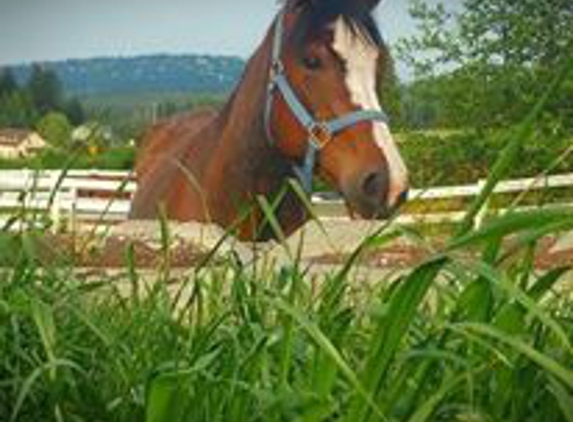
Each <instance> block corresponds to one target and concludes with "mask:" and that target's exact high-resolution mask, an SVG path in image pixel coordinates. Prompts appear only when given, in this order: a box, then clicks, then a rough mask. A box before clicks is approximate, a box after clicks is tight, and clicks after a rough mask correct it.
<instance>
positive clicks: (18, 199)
mask: <svg viewBox="0 0 573 422" xmlns="http://www.w3.org/2000/svg"><path fill="white" fill-rule="evenodd" d="M484 184H485V181H483V180H482V181H478V182H477V183H476V184H472V185H465V186H449V187H437V188H430V189H414V190H413V191H412V192H411V197H412V198H414V199H415V200H417V201H425V202H426V201H427V202H429V203H431V202H432V201H438V200H447V199H456V198H471V197H474V196H476V195H478V194H479V192H480V191H481V190H482V188H483V186H484ZM136 187H137V185H136V182H135V180H134V178H133V175H132V173H130V172H124V171H101V170H81V171H78V170H73V171H69V172H63V171H59V170H56V171H40V172H38V171H33V170H0V223H2V222H3V221H5V220H6V219H7V218H9V215H10V213H11V212H13V211H15V210H18V209H22V208H26V209H35V210H40V211H44V212H46V213H48V215H49V216H50V218H51V219H52V220H53V221H54V223H55V225H58V224H59V223H60V222H61V220H62V219H64V218H65V219H69V220H71V221H94V220H98V221H106V222H117V221H121V220H125V219H126V218H127V216H128V213H129V209H130V203H131V197H132V195H133V193H134V192H135V189H136ZM569 188H571V189H573V173H572V174H562V175H555V176H547V177H539V178H529V179H517V180H508V181H504V182H501V183H499V184H498V185H497V187H496V189H495V191H494V193H495V194H519V193H522V192H528V191H536V190H545V189H569ZM313 203H314V205H315V207H316V210H317V213H318V214H319V215H321V216H324V217H325V218H346V215H347V214H346V207H345V206H344V204H343V201H342V200H341V199H339V198H337V197H336V196H333V195H332V194H327V195H320V194H318V195H316V196H315V197H314V198H313ZM557 206H561V207H572V208H573V204H568V203H563V204H557ZM501 211H503V210H501ZM486 213H487V208H485V209H484V210H483V211H482V214H481V215H480V216H479V218H478V219H477V224H480V223H481V221H482V220H483V218H484V217H485V214H486ZM463 216H464V213H463V212H461V211H447V212H438V213H436V212H433V213H420V214H407V213H405V214H403V215H401V216H400V217H399V219H398V220H399V221H400V222H401V223H414V222H424V223H439V222H456V221H460V220H461V219H462V218H463Z"/></svg>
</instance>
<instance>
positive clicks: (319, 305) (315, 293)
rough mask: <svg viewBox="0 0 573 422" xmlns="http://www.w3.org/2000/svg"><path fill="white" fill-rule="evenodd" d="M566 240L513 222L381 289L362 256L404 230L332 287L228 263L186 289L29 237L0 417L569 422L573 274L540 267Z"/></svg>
mask: <svg viewBox="0 0 573 422" xmlns="http://www.w3.org/2000/svg"><path fill="white" fill-rule="evenodd" d="M567 228H568V229H573V216H571V215H569V214H566V213H559V212H555V211H553V212H550V211H538V212H535V213H529V214H519V215H509V216H506V217H503V218H501V219H498V220H495V221H493V222H492V223H490V224H489V225H487V226H486V227H484V228H483V229H482V230H481V231H479V232H473V233H470V234H467V235H463V236H460V237H456V238H453V239H452V240H451V241H450V242H449V244H448V245H447V246H445V247H444V249H443V250H442V251H439V252H436V254H435V256H434V257H433V258H431V259H429V260H428V261H427V262H424V263H421V264H420V266H419V267H418V268H415V269H412V270H411V271H408V272H407V273H405V274H403V275H401V276H396V277H395V278H393V279H392V278H391V279H389V280H372V283H371V284H369V285H368V286H360V285H356V284H355V283H354V282H353V279H352V275H351V274H352V271H351V270H352V268H353V266H354V259H355V258H357V257H358V255H359V254H360V253H362V252H365V251H367V250H369V249H370V248H375V247H377V246H379V245H380V244H382V243H385V242H386V241H388V239H390V238H392V234H391V233H389V232H388V231H382V232H381V233H380V234H378V235H376V236H373V237H372V238H369V239H365V242H364V245H363V246H362V248H360V250H358V251H357V253H356V256H355V257H353V258H352V259H351V260H350V261H349V262H348V264H347V266H345V267H343V268H341V269H339V270H338V272H333V273H332V274H330V275H324V277H322V278H319V279H318V280H312V279H311V278H310V276H308V275H306V274H305V272H304V268H300V267H299V265H298V264H297V262H296V261H295V262H293V263H292V265H290V266H287V267H284V268H282V269H280V270H278V269H276V268H272V267H266V266H264V265H262V264H261V265H258V266H248V267H243V266H241V265H240V264H238V263H236V262H235V261H234V260H232V259H229V261H228V263H227V264H223V265H218V266H216V267H215V266H211V267H210V266H207V267H204V268H202V269H200V270H199V271H189V272H187V273H186V274H184V275H181V274H179V275H177V277H176V278H175V283H173V282H170V280H171V281H173V279H174V277H173V275H172V274H171V273H170V270H169V268H168V266H165V267H164V268H163V269H161V270H160V271H158V273H157V274H155V275H154V276H152V277H151V278H149V277H147V279H146V278H145V277H143V276H142V275H141V274H138V272H137V270H136V269H135V268H133V266H131V265H130V259H129V253H127V254H126V268H127V273H126V274H125V275H124V276H122V277H121V280H120V279H117V278H116V279H114V278H113V277H112V276H109V275H94V276H91V277H85V276H82V275H80V274H79V272H78V271H77V270H74V269H73V268H72V267H70V266H60V265H45V264H40V263H39V261H38V259H37V256H36V255H35V251H34V246H33V245H34V243H33V242H30V241H29V240H30V237H29V236H28V235H27V234H23V235H21V236H20V237H18V238H17V239H16V241H14V240H12V241H13V242H16V243H12V244H11V248H12V249H11V252H12V253H15V254H17V256H18V259H17V263H16V264H15V265H14V266H13V267H12V268H8V269H6V270H5V271H4V272H3V273H2V275H1V278H0V356H2V360H0V420H6V421H10V420H13V421H39V420H41V421H50V420H56V421H60V420H61V421H136V420H147V421H150V422H154V421H173V422H176V421H217V420H220V421H229V420H236V421H269V420H277V421H282V420H284V421H291V420H301V421H323V420H348V421H377V420H382V421H384V420H394V421H406V420H407V421H423V420H444V421H544V422H545V421H561V420H563V421H571V420H573V419H572V415H571V409H573V406H572V403H573V395H572V393H573V371H572V370H571V368H573V349H572V348H571V341H572V340H573V305H572V302H571V300H570V294H565V293H563V290H564V289H565V288H566V285H564V284H559V283H560V280H563V277H564V276H566V274H567V271H568V269H566V268H558V269H554V270H552V271H549V272H546V273H542V274H538V273H536V272H535V270H534V269H533V265H532V260H533V257H534V246H535V243H536V242H537V240H539V239H540V238H542V237H543V236H545V235H547V234H549V233H553V232H556V231H561V230H564V229H567ZM408 234H409V236H411V237H412V236H414V233H412V232H409V233H408ZM508 236H511V237H512V238H514V244H515V248H514V249H513V250H512V251H508V250H502V249H501V248H500V244H501V241H502V240H503V239H505V238H507V237H508ZM419 241H422V240H419ZM470 247H471V248H475V247H482V248H483V250H484V255H483V256H482V257H481V258H468V257H467V256H466V257H465V258H461V257H460V256H461V255H460V254H459V252H460V251H464V250H467V248H470ZM462 255H463V254H462ZM166 258H167V257H166ZM317 286H318V287H317ZM558 292H561V293H558Z"/></svg>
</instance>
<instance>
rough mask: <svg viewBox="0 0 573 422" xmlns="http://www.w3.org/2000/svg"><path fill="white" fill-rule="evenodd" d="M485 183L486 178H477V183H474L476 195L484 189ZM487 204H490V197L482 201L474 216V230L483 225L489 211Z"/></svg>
mask: <svg viewBox="0 0 573 422" xmlns="http://www.w3.org/2000/svg"><path fill="white" fill-rule="evenodd" d="M486 184H487V179H479V180H478V182H477V185H476V186H477V194H478V195H479V194H480V193H481V192H482V191H483V190H484V188H485V185H486ZM489 205H490V198H487V200H486V201H485V202H484V204H483V205H482V207H481V209H480V210H479V212H478V213H477V215H476V216H475V219H474V230H478V229H480V228H481V227H483V223H484V221H485V219H486V217H487V215H488V213H489Z"/></svg>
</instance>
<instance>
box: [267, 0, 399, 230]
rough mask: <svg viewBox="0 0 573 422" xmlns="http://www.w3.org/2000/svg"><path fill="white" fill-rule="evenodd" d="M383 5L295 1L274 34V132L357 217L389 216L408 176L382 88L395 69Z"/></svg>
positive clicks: (362, 0)
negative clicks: (380, 16) (378, 10)
mask: <svg viewBox="0 0 573 422" xmlns="http://www.w3.org/2000/svg"><path fill="white" fill-rule="evenodd" d="M378 3H379V0H289V1H287V2H286V4H285V5H284V8H283V11H282V12H281V13H280V14H279V16H278V18H277V20H276V21H275V24H274V27H273V30H272V32H271V34H270V39H271V41H270V42H269V49H270V54H269V56H270V57H271V60H270V71H269V73H270V76H269V79H270V80H269V91H268V94H267V107H266V123H265V126H266V129H267V132H268V137H269V138H270V139H271V141H272V142H273V143H274V144H275V145H276V147H277V148H278V149H279V150H280V152H281V153H282V154H283V155H285V156H286V157H288V158H289V159H290V160H292V162H293V163H296V164H295V166H294V168H295V172H296V173H297V175H298V176H299V179H300V180H301V181H302V182H303V185H306V188H307V189H310V183H311V182H310V180H311V178H312V174H313V173H315V174H318V175H319V176H320V177H321V178H322V179H324V180H325V181H327V182H329V183H330V184H332V185H333V186H334V187H335V188H336V189H337V190H338V191H339V192H340V193H341V194H342V195H343V196H344V198H345V201H346V203H347V205H348V207H349V208H350V209H351V211H352V212H356V213H358V214H359V215H360V216H362V217H363V218H369V219H372V218H384V217H388V216H389V215H390V214H391V212H392V211H394V210H395V209H396V208H397V207H398V206H399V205H400V204H401V203H402V202H404V200H405V199H406V197H407V191H408V176H407V170H406V167H405V165H404V162H403V160H402V158H401V156H400V153H399V151H398V148H397V146H396V143H395V141H394V139H393V138H392V135H391V133H390V130H389V122H388V119H387V118H386V116H385V114H384V112H383V109H382V106H381V101H380V100H382V101H383V100H384V99H383V98H382V99H380V98H379V96H378V93H379V89H378V88H379V83H380V81H382V80H383V78H384V72H386V71H387V70H388V67H389V66H390V65H391V63H390V58H389V53H388V50H387V48H386V46H385V44H384V42H383V40H382V37H381V35H380V32H379V31H378V28H377V26H376V23H375V20H374V17H373V10H374V8H375V7H376V6H377V5H378Z"/></svg>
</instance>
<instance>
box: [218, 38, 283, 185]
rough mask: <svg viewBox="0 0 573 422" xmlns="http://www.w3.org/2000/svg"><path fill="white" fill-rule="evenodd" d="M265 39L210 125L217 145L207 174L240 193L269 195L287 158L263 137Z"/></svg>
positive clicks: (280, 182) (265, 94) (265, 75)
mask: <svg viewBox="0 0 573 422" xmlns="http://www.w3.org/2000/svg"><path fill="white" fill-rule="evenodd" d="M268 42H269V40H268V39H267V40H266V41H265V43H264V44H263V45H262V46H261V47H260V48H259V50H258V51H257V52H256V53H255V55H254V56H253V57H252V58H251V59H250V60H249V63H248V64H247V68H246V71H245V74H244V76H243V79H242V80H241V82H240V84H239V85H238V87H237V89H236V91H235V92H234V93H233V95H232V96H231V98H230V100H229V102H228V103H227V104H226V105H225V107H224V108H223V110H222V111H221V114H220V116H219V118H218V119H216V122H214V124H218V125H219V126H220V128H219V130H220V137H219V144H218V147H217V150H216V153H215V155H214V156H213V158H215V157H216V158H218V159H217V160H215V159H214V160H213V162H217V164H215V165H214V166H212V168H211V169H210V170H211V176H213V177H215V178H219V179H220V178H221V177H225V180H224V181H223V180H220V181H223V182H224V185H225V186H227V187H228V189H229V190H233V191H234V192H235V193H237V194H239V193H241V194H242V196H244V195H249V194H253V193H254V194H263V195H265V194H272V193H273V192H274V191H276V190H277V189H279V187H280V185H281V184H282V183H283V182H284V181H286V178H287V177H288V176H289V174H290V165H289V163H288V161H287V160H286V159H285V158H284V157H283V156H282V155H281V154H280V153H279V151H278V150H277V149H276V148H275V147H274V146H272V145H271V143H270V142H269V140H268V139H267V132H266V128H265V121H264V111H265V105H266V100H267V98H266V96H267V80H268V75H267V72H268V67H269V65H268V63H269V51H268V50H269V48H268Z"/></svg>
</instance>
